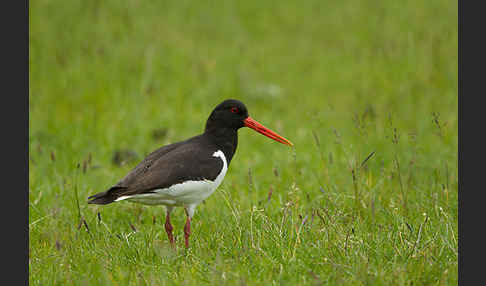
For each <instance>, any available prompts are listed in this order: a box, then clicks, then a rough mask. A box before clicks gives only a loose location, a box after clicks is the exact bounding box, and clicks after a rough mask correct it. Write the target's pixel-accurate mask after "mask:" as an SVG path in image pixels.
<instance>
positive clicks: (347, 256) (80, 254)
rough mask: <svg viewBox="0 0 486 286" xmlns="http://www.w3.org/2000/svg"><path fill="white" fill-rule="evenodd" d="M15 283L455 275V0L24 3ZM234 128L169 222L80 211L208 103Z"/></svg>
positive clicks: (159, 214)
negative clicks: (20, 274) (250, 121)
mask: <svg viewBox="0 0 486 286" xmlns="http://www.w3.org/2000/svg"><path fill="white" fill-rule="evenodd" d="M29 11H30V12H29V13H30V15H29V18H30V19H29V21H30V23H29V27H30V28H29V29H30V35H29V40H30V44H29V49H30V51H29V52H30V59H29V67H30V71H29V75H30V83H29V190H28V191H29V282H30V283H29V284H30V285H215V284H220V285H455V284H457V280H458V270H457V266H458V263H457V261H458V244H457V237H458V220H457V210H458V162H457V158H458V156H457V148H458V119H457V117H458V112H457V107H458V56H457V54H458V27H457V2H453V1H444V0H431V1H418V0H412V1H401V2H399V1H375V0H367V1H350V0H344V1H313V0H309V1H289V0H283V1H255V0H248V1H224V2H223V1H220V2H219V1H187V0H181V1H140V0H129V1H115V0H106V1H98V0H84V1H68V2H66V1H58V0H37V1H30V8H29ZM227 98H236V99H239V100H241V101H243V102H244V103H245V104H246V106H247V107H248V109H249V112H250V115H251V116H252V117H253V118H255V119H256V120H258V121H259V122H261V123H263V124H264V125H266V126H268V127H270V128H271V129H273V130H275V131H277V132H278V133H279V134H281V135H283V136H284V137H286V138H288V139H289V140H291V141H292V142H293V143H294V147H293V148H289V147H288V146H285V145H282V144H279V143H277V142H275V141H272V140H270V139H268V138H266V137H264V136H262V135H260V134H258V133H256V132H253V131H252V130H250V129H248V128H244V129H241V130H240V131H239V144H238V150H237V152H236V154H235V156H234V158H233V160H232V163H231V165H230V166H229V170H228V173H227V175H226V178H225V180H224V181H223V183H222V185H221V186H220V187H219V189H218V190H217V191H216V192H215V193H214V194H213V195H212V196H210V197H209V198H208V199H207V200H206V201H205V202H204V203H203V204H201V205H200V206H199V207H198V208H197V210H196V213H195V216H194V219H193V224H192V235H191V247H190V248H189V249H185V248H184V244H183V241H184V234H183V225H184V221H185V214H184V211H183V210H182V209H180V208H179V209H176V210H175V211H174V212H173V215H172V216H171V219H172V223H173V225H174V227H175V236H176V240H177V249H176V250H175V251H173V250H172V249H171V248H170V246H169V243H168V239H167V236H166V233H165V231H164V227H163V222H164V218H165V209H164V207H163V206H155V207H150V206H143V205H138V204H132V203H129V202H118V203H114V204H110V205H106V206H93V205H88V204H87V197H88V196H89V195H92V194H94V193H97V192H101V191H104V190H106V189H107V188H109V187H110V186H112V185H113V184H114V183H116V182H117V181H118V180H119V179H121V178H122V177H123V176H124V175H125V174H126V173H127V172H128V171H129V170H130V169H131V168H133V167H134V166H135V165H136V164H137V163H138V162H139V161H140V160H142V159H143V157H144V156H145V155H147V154H148V153H150V152H151V151H153V150H155V149H157V148H158V147H160V146H162V145H165V144H168V143H172V142H176V141H179V140H183V139H186V138H188V137H191V136H194V135H197V134H200V133H201V132H202V131H203V129H204V124H205V121H206V119H207V117H208V115H209V113H210V112H211V110H212V109H213V108H214V107H215V106H216V105H217V104H218V103H220V102H221V101H222V100H224V99H227Z"/></svg>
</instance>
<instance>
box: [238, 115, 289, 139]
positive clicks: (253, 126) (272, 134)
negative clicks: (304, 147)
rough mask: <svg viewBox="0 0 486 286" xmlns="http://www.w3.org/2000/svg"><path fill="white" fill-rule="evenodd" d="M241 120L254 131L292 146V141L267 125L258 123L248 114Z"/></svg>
mask: <svg viewBox="0 0 486 286" xmlns="http://www.w3.org/2000/svg"><path fill="white" fill-rule="evenodd" d="M243 122H244V123H245V126H246V127H250V128H251V129H253V130H255V131H256V132H258V133H261V134H263V135H265V136H267V137H268V138H271V139H273V140H275V141H277V142H280V143H282V144H286V145H289V146H294V144H292V142H290V141H289V140H287V139H285V138H283V137H282V136H280V135H278V134H277V133H275V132H273V131H272V130H270V129H268V128H267V127H265V126H263V125H261V124H260V123H258V122H257V121H256V120H254V119H253V118H251V117H250V116H248V117H247V118H246V119H245V120H243Z"/></svg>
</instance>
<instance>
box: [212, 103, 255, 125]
mask: <svg viewBox="0 0 486 286" xmlns="http://www.w3.org/2000/svg"><path fill="white" fill-rule="evenodd" d="M247 118H248V110H247V109H246V106H245V105H244V104H243V102H241V101H239V100H236V99H227V100H225V101H223V102H221V103H220V104H219V105H218V106H216V108H214V110H213V112H211V115H209V118H208V121H207V122H206V131H208V130H211V129H214V128H230V129H234V130H238V129H240V128H241V127H244V126H245V122H244V121H245V119H247Z"/></svg>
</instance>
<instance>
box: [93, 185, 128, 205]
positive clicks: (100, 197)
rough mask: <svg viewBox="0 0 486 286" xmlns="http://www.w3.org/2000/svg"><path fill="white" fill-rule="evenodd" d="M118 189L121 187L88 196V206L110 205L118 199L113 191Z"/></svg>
mask: <svg viewBox="0 0 486 286" xmlns="http://www.w3.org/2000/svg"><path fill="white" fill-rule="evenodd" d="M119 189H123V187H111V188H110V189H109V190H108V191H105V192H101V193H97V194H95V195H92V196H89V197H88V204H95V205H106V204H109V203H112V202H114V201H115V200H116V199H117V198H118V196H117V195H116V192H114V191H115V190H119Z"/></svg>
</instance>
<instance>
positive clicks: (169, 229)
mask: <svg viewBox="0 0 486 286" xmlns="http://www.w3.org/2000/svg"><path fill="white" fill-rule="evenodd" d="M173 229H174V228H173V227H172V224H170V210H167V214H166V216H165V231H166V232H167V236H168V237H169V241H170V245H171V246H172V247H175V244H174V236H173V235H172V230H173Z"/></svg>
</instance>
